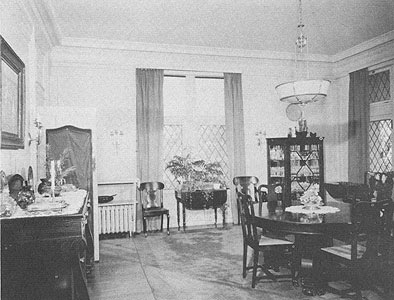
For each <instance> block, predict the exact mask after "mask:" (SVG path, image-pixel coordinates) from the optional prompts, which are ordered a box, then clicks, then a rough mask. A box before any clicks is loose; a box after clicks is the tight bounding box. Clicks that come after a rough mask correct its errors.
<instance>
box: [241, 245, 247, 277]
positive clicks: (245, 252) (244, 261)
mask: <svg viewBox="0 0 394 300" xmlns="http://www.w3.org/2000/svg"><path fill="white" fill-rule="evenodd" d="M247 256H248V245H247V244H246V243H245V242H244V253H243V261H242V276H243V278H245V277H246V262H247V258H248V257H247Z"/></svg>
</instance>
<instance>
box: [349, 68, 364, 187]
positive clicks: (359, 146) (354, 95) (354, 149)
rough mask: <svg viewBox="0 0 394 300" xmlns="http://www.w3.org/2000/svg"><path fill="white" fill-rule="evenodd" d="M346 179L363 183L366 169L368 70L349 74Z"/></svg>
mask: <svg viewBox="0 0 394 300" xmlns="http://www.w3.org/2000/svg"><path fill="white" fill-rule="evenodd" d="M349 79H350V83H349V126H348V137H349V141H348V161H349V166H348V181H350V182H357V183H363V182H364V175H365V172H367V171H368V165H369V153H368V148H369V147H368V129H369V102H368V70H367V69H366V68H365V69H361V70H358V71H355V72H352V73H350V74H349Z"/></svg>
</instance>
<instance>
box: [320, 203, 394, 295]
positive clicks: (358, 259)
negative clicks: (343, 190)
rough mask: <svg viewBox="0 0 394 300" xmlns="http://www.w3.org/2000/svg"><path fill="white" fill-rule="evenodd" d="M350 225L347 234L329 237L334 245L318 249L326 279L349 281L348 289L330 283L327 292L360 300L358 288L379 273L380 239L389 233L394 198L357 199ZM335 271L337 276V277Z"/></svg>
mask: <svg viewBox="0 0 394 300" xmlns="http://www.w3.org/2000/svg"><path fill="white" fill-rule="evenodd" d="M351 218H352V221H351V223H352V225H351V227H350V228H351V230H350V232H349V234H348V235H347V237H345V235H344V233H343V232H333V233H331V236H332V237H333V238H334V239H339V240H340V241H341V242H339V240H337V245H334V246H331V247H325V248H322V249H321V254H322V259H323V262H322V265H323V270H322V271H323V272H324V273H325V276H326V281H327V282H335V281H343V280H347V281H349V282H350V288H347V289H343V290H339V289H333V288H332V287H331V286H330V285H329V286H328V287H327V288H328V291H331V292H334V293H338V294H341V295H342V296H349V295H352V294H354V297H355V298H356V299H362V293H361V290H362V288H363V287H365V286H367V285H368V284H369V283H371V282H372V279H373V278H374V276H376V274H377V273H379V269H380V268H381V267H380V266H381V263H382V251H381V250H382V249H381V248H380V247H379V243H380V240H381V239H382V238H383V237H384V236H387V235H388V231H387V230H386V227H391V226H392V225H391V222H392V218H393V201H392V200H391V199H386V200H381V201H377V202H371V201H359V202H357V203H355V204H354V206H353V211H352V217H351ZM338 274H339V275H340V276H338Z"/></svg>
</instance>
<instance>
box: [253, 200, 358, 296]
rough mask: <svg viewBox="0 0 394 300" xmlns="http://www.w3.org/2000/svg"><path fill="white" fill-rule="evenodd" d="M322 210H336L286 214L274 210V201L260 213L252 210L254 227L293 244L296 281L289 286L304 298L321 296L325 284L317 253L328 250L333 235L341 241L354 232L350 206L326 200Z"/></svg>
mask: <svg viewBox="0 0 394 300" xmlns="http://www.w3.org/2000/svg"><path fill="white" fill-rule="evenodd" d="M325 206H327V207H335V208H338V209H339V210H337V211H336V212H330V213H322V211H323V210H319V209H315V210H308V209H305V210H303V209H301V210H300V209H299V210H298V211H299V212H289V211H286V208H282V207H281V206H278V205H277V203H276V202H275V201H272V202H265V203H263V209H262V210H261V211H258V210H256V215H255V222H256V225H257V227H260V228H263V229H265V230H267V231H269V232H275V233H279V234H283V235H286V237H288V238H290V239H293V240H294V244H295V247H294V251H295V253H294V255H293V264H294V265H293V267H294V268H295V271H296V274H297V276H296V280H293V285H295V286H297V285H300V286H301V287H302V292H303V293H304V294H306V295H322V294H324V292H325V291H324V290H325V288H324V287H325V284H326V283H325V282H324V281H323V279H322V276H321V274H320V273H321V270H320V268H319V266H318V265H319V260H318V254H319V252H320V249H321V248H322V247H328V246H332V243H333V239H332V236H333V234H335V236H336V237H338V236H340V235H343V236H344V237H345V236H347V235H349V233H350V232H351V231H352V229H353V228H354V224H352V221H351V211H352V209H351V208H352V207H351V205H350V204H348V203H344V202H342V201H338V200H335V199H329V200H327V203H326V205H325ZM298 208H302V207H298ZM332 210H336V209H332ZM289 235H290V236H289Z"/></svg>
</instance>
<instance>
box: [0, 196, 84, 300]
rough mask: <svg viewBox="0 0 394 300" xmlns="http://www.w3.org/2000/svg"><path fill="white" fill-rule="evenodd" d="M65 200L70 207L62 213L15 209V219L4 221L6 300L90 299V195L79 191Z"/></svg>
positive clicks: (57, 211) (3, 249) (4, 293)
mask: <svg viewBox="0 0 394 300" xmlns="http://www.w3.org/2000/svg"><path fill="white" fill-rule="evenodd" d="M58 199H60V198H58V197H56V199H55V200H52V201H59V200H58ZM61 199H62V202H64V203H66V204H65V207H64V208H62V209H57V210H45V209H42V210H40V209H36V210H27V209H24V210H22V209H21V208H19V207H17V208H16V210H15V212H14V213H13V215H12V216H10V217H2V218H0V221H1V264H2V265H1V298H2V299H3V300H8V299H12V300H17V299H43V300H45V299H81V300H85V299H89V295H88V291H87V287H86V270H85V267H86V265H85V264H86V249H87V236H86V234H87V233H86V226H85V225H86V223H87V217H88V195H87V192H86V191H84V190H77V191H73V192H67V193H64V194H62V195H61ZM40 201H42V202H41V203H44V202H45V201H48V202H49V204H51V203H52V204H53V203H54V202H51V200H48V199H41V200H40ZM38 202H39V201H36V203H34V205H35V207H36V208H39V206H40V204H39V203H38ZM45 205H48V203H47V204H43V206H44V207H45Z"/></svg>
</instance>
